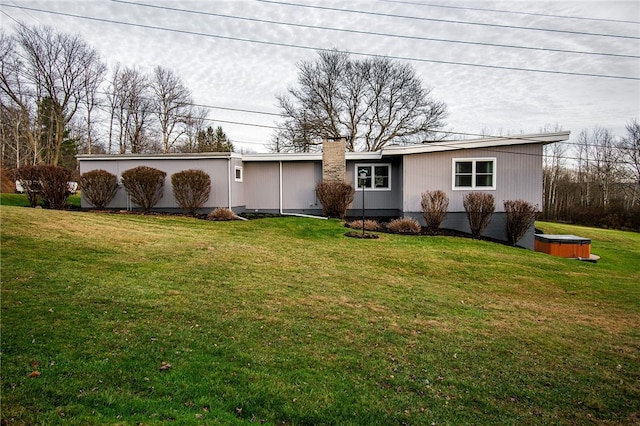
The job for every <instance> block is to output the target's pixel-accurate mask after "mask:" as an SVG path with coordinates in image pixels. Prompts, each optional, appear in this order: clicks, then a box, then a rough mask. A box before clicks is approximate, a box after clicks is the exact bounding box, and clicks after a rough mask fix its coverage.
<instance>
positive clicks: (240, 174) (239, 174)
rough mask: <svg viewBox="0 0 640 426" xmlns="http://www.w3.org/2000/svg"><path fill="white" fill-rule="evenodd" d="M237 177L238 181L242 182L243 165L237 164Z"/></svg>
mask: <svg viewBox="0 0 640 426" xmlns="http://www.w3.org/2000/svg"><path fill="white" fill-rule="evenodd" d="M235 178H236V182H242V167H240V166H236V168H235Z"/></svg>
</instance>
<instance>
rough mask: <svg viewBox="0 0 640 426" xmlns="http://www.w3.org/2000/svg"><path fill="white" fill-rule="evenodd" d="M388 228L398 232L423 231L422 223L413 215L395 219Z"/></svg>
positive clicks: (412, 232)
mask: <svg viewBox="0 0 640 426" xmlns="http://www.w3.org/2000/svg"><path fill="white" fill-rule="evenodd" d="M387 229H388V230H389V231H391V232H394V233H397V234H419V233H420V232H421V231H422V227H421V226H420V223H418V221H417V220H415V219H414V218H412V217H403V218H399V219H393V220H392V221H391V222H389V223H388V224H387Z"/></svg>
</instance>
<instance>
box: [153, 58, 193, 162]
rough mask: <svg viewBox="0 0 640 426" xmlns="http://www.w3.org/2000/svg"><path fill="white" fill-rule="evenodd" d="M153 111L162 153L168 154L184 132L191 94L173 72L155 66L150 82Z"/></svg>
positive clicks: (190, 106)
mask: <svg viewBox="0 0 640 426" xmlns="http://www.w3.org/2000/svg"><path fill="white" fill-rule="evenodd" d="M150 86H151V90H152V92H153V95H154V97H153V109H154V114H155V115H156V117H157V119H158V125H159V127H160V134H161V135H162V151H163V152H170V151H171V150H172V148H173V146H174V144H175V143H176V141H177V140H178V138H180V137H181V136H182V135H183V134H184V133H185V131H186V129H185V124H186V120H187V118H188V117H189V113H190V109H191V108H192V104H193V100H192V98H191V92H190V91H189V89H187V87H186V86H185V85H184V84H183V83H182V80H181V78H180V77H179V76H178V75H176V74H175V73H174V72H173V71H171V70H168V69H166V68H163V67H161V66H157V67H155V68H154V70H153V78H152V81H151V84H150Z"/></svg>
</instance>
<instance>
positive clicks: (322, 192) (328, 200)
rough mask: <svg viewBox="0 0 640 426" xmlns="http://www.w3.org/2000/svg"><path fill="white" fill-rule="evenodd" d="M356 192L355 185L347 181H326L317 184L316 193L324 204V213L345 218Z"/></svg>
mask: <svg viewBox="0 0 640 426" xmlns="http://www.w3.org/2000/svg"><path fill="white" fill-rule="evenodd" d="M354 194H355V189H353V186H351V185H349V184H348V183H345V182H340V181H325V182H320V183H319V184H318V185H317V186H316V195H317V196H318V200H320V203H321V204H322V214H324V215H325V216H328V217H337V218H339V219H342V218H344V217H345V215H346V214H347V208H348V207H349V204H351V202H352V201H353V196H354Z"/></svg>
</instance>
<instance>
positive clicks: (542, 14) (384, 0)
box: [378, 0, 640, 24]
mask: <svg viewBox="0 0 640 426" xmlns="http://www.w3.org/2000/svg"><path fill="white" fill-rule="evenodd" d="M378 1H382V2H387V3H396V4H412V5H416V6H425V7H434V8H443V9H458V10H474V11H479V12H495V13H508V14H512V15H524V16H541V17H545V18H560V19H578V20H584V21H599V22H616V23H623V24H640V21H628V20H623V19H608V18H588V17H585V16H571V15H552V14H549V13H534V12H517V11H513V10H501V9H484V8H480V7H467V6H451V5H444V4H433V3H420V2H413V1H402V0H378Z"/></svg>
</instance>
